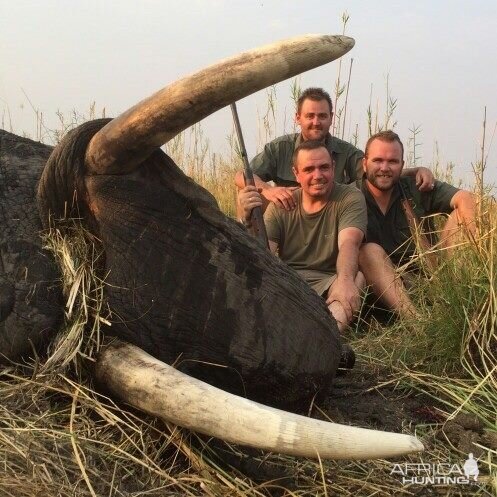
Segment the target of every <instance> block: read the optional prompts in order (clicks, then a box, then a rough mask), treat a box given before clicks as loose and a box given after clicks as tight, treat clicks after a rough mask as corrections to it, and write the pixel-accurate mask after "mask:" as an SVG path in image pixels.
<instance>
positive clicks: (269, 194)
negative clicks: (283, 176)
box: [261, 186, 299, 211]
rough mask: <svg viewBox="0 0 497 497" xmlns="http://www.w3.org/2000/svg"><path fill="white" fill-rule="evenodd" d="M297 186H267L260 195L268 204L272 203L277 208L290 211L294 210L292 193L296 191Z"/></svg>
mask: <svg viewBox="0 0 497 497" xmlns="http://www.w3.org/2000/svg"><path fill="white" fill-rule="evenodd" d="M297 188H299V187H298V186H268V187H267V188H264V189H263V190H262V191H261V193H262V195H263V196H264V198H266V200H268V201H269V202H274V203H275V204H276V205H277V206H278V207H280V208H282V209H286V210H287V211H291V210H293V209H295V205H296V204H295V200H294V199H293V196H292V192H293V191H295V190H297Z"/></svg>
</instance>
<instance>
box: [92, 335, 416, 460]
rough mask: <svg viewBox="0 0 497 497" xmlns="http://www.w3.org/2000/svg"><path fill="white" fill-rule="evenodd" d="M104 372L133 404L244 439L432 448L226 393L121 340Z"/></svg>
mask: <svg viewBox="0 0 497 497" xmlns="http://www.w3.org/2000/svg"><path fill="white" fill-rule="evenodd" d="M96 373H97V379H98V380H99V381H100V382H102V384H103V385H105V386H106V387H107V388H108V389H109V390H110V391H111V392H112V393H113V394H114V395H117V396H118V397H119V398H121V399H122V400H124V401H126V402H127V403H129V404H131V405H132V406H134V407H136V408H138V409H141V410H143V411H145V412H147V413H149V414H152V415H154V416H157V417H159V418H162V419H164V420H166V421H169V422H172V423H174V424H177V425H179V426H183V427H185V428H188V429H190V430H193V431H196V432H199V433H203V434H205V435H209V436H214V437H216V438H220V439H222V440H226V441H229V442H233V443H237V444H240V445H247V446H250V447H257V448H260V449H264V450H268V451H274V452H280V453H284V454H291V455H295V456H303V457H311V458H317V457H318V456H319V457H320V458H322V459H377V458H388V457H396V456H400V455H403V454H409V453H412V452H420V451H422V450H424V447H423V444H422V443H421V442H420V441H419V440H418V439H417V438H415V437H413V436H410V435H402V434H397V433H390V432H383V431H375V430H369V429H365V428H356V427H353V426H347V425H339V424H336V423H329V422H325V421H320V420H317V419H313V418H308V417H305V416H299V415H297V414H293V413H289V412H286V411H282V410H279V409H274V408H272V407H268V406H265V405H262V404H259V403H257V402H253V401H251V400H248V399H245V398H242V397H238V396H236V395H233V394H230V393H227V392H224V391H223V390H220V389H218V388H216V387H213V386H211V385H208V384H207V383H204V382H202V381H199V380H197V379H195V378H192V377H190V376H188V375H186V374H184V373H181V372H180V371H177V370H176V369H174V368H173V367H171V366H169V365H167V364H165V363H163V362H161V361H159V360H157V359H155V358H154V357H152V356H150V355H149V354H147V353H146V352H144V351H143V350H141V349H139V348H138V347H135V346H134V345H130V344H125V343H123V342H119V341H117V342H114V343H112V344H110V345H109V346H108V347H107V348H106V349H105V350H104V351H103V352H102V353H101V354H100V356H99V359H98V362H97V369H96Z"/></svg>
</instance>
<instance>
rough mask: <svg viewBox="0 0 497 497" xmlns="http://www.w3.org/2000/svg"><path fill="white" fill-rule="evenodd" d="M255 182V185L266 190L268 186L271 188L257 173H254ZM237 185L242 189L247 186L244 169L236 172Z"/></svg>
mask: <svg viewBox="0 0 497 497" xmlns="http://www.w3.org/2000/svg"><path fill="white" fill-rule="evenodd" d="M254 182H255V186H256V187H257V188H259V189H261V190H265V189H266V188H271V186H270V185H268V184H267V183H266V182H265V181H263V180H262V179H261V178H259V176H257V174H254ZM235 185H236V186H237V187H238V188H239V189H242V188H244V187H245V177H244V175H243V171H238V172H237V173H236V174H235Z"/></svg>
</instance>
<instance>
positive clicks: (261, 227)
mask: <svg viewBox="0 0 497 497" xmlns="http://www.w3.org/2000/svg"><path fill="white" fill-rule="evenodd" d="M231 112H232V114H233V121H234V123H235V130H236V136H237V138H238V146H239V149H240V155H241V157H242V161H243V175H244V177H245V186H247V185H249V186H255V180H254V174H253V173H252V169H251V167H250V164H249V161H248V157H247V150H246V148H245V142H244V141H243V134H242V128H241V126H240V120H239V119H238V112H237V110H236V103H235V102H233V103H232V104H231ZM250 222H251V224H252V226H251V228H250V230H251V232H252V234H253V235H254V236H255V237H256V238H258V239H259V240H261V242H262V243H263V244H264V245H265V246H266V247H267V248H268V249H269V241H268V238H267V233H266V226H265V224H264V218H263V216H262V209H261V208H260V207H255V208H254V209H252V213H251V215H250Z"/></svg>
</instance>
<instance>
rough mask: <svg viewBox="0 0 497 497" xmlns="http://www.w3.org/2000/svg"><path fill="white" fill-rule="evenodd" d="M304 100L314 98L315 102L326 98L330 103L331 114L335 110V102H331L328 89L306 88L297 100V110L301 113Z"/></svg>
mask: <svg viewBox="0 0 497 497" xmlns="http://www.w3.org/2000/svg"><path fill="white" fill-rule="evenodd" d="M304 100H314V101H315V102H319V101H321V100H326V101H327V102H328V105H329V106H330V114H331V113H332V112H333V104H332V103H331V97H330V94H329V93H328V92H327V91H324V90H323V89H322V88H307V90H304V91H303V92H302V93H301V94H300V96H299V98H298V100H297V112H298V113H299V112H300V111H301V110H302V104H303V103H304Z"/></svg>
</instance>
